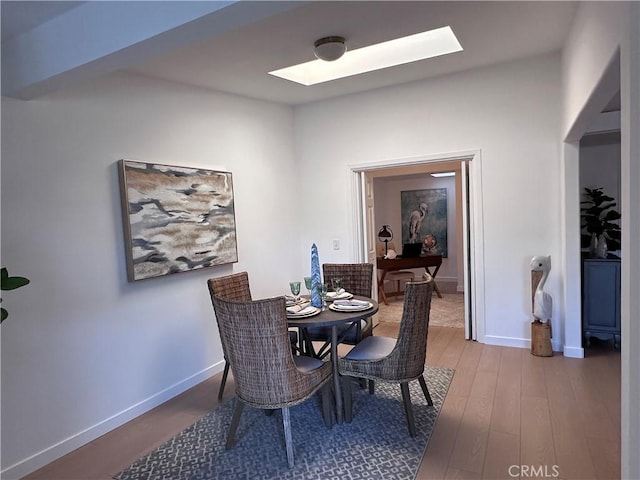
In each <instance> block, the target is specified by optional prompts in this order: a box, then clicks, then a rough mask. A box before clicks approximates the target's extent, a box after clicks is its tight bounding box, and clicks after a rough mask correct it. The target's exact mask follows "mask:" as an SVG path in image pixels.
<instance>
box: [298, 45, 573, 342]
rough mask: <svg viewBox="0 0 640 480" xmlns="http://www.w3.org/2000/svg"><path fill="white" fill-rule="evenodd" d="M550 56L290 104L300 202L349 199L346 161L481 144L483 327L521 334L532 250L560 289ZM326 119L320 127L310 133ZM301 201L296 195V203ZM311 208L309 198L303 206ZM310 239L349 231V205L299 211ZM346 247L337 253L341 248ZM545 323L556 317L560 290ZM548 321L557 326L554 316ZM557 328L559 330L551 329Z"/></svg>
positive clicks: (500, 334) (520, 337)
mask: <svg viewBox="0 0 640 480" xmlns="http://www.w3.org/2000/svg"><path fill="white" fill-rule="evenodd" d="M560 100H561V98H560V58H559V56H558V55H548V56H542V57H537V58H533V59H528V60H523V61H516V62H512V63H508V64H502V65H497V66H494V67H490V68H484V69H477V70H473V71H470V72H465V73H460V74H456V75H451V76H447V77H443V78H437V79H434V80H431V81H425V82H417V83H411V84H407V85H403V86H400V87H393V88H386V89H382V90H378V91H372V92H367V93H363V94H359V95H350V96H347V97H343V98H338V99H334V100H331V101H326V102H322V103H316V104H310V105H305V106H301V107H298V108H296V109H295V125H296V136H295V141H296V157H297V160H298V162H299V165H300V168H301V172H302V177H301V184H302V186H303V188H304V189H305V190H306V191H307V203H306V204H307V205H308V206H309V207H310V208H311V209H313V208H314V206H316V205H318V204H319V203H320V202H323V201H325V200H326V199H327V198H330V197H331V196H334V197H335V199H336V200H337V201H339V202H340V203H341V204H343V205H349V202H350V199H349V198H348V195H349V189H348V188H347V187H348V183H347V180H348V176H347V171H348V170H349V167H348V166H349V165H358V164H362V163H367V162H372V161H379V160H384V159H395V158H409V157H419V156H424V155H433V154H438V153H446V152H458V151H468V150H474V149H481V150H482V162H483V167H482V168H483V170H482V176H483V177H482V182H483V192H482V197H483V210H484V254H485V256H484V258H485V265H484V269H483V271H481V272H479V274H480V275H484V281H485V285H486V294H485V298H484V303H485V305H486V310H485V315H486V319H487V321H486V328H485V333H486V335H485V338H482V339H480V340H481V341H486V342H489V343H496V344H502V345H518V346H526V345H528V341H529V339H530V320H531V293H530V292H531V279H530V269H529V261H530V259H531V257H533V256H534V255H551V257H552V271H551V277H550V280H549V282H548V284H547V289H548V291H549V293H550V294H551V295H552V296H553V297H554V298H559V296H560V283H561V279H562V277H563V272H562V270H561V269H560V268H559V264H558V263H554V260H555V259H558V258H559V253H560V236H559V233H558V232H559V227H560V216H559V211H560V184H559V178H560V143H559V135H558V132H559V131H560V113H561V112H560ZM330 124H335V125H336V127H337V128H335V129H333V132H332V134H331V135H322V136H320V135H318V133H317V132H318V129H319V128H321V127H322V126H324V125H330ZM303 208H304V207H303ZM308 211H310V212H311V211H312V210H308ZM312 226H313V227H314V230H316V231H317V232H318V236H317V238H318V239H319V240H320V243H323V244H324V243H326V242H328V241H329V239H330V238H331V236H332V235H342V236H344V235H347V236H348V237H350V236H351V232H352V231H353V225H352V220H351V215H350V212H340V213H339V214H337V215H331V216H317V217H314V219H313V221H312V222H309V223H308V229H311V227H312ZM351 252H352V249H351V248H350V249H346V250H344V251H342V252H341V254H340V255H337V254H334V257H339V258H340V259H342V260H349V258H350V255H351V254H352V253H351ZM553 317H554V320H553V321H554V323H558V322H562V320H563V318H564V312H563V311H562V308H561V302H556V303H555V305H554V315H553ZM554 331H558V332H559V331H561V329H560V328H556V329H555V330H554ZM554 340H559V339H554Z"/></svg>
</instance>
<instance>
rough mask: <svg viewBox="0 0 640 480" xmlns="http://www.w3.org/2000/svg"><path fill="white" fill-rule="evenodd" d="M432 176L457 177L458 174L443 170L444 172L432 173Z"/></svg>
mask: <svg viewBox="0 0 640 480" xmlns="http://www.w3.org/2000/svg"><path fill="white" fill-rule="evenodd" d="M431 176H432V177H436V178H439V177H455V176H456V172H442V173H432V174H431Z"/></svg>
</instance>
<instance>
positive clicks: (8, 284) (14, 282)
mask: <svg viewBox="0 0 640 480" xmlns="http://www.w3.org/2000/svg"><path fill="white" fill-rule="evenodd" d="M28 283H29V279H28V278H25V277H10V276H9V271H8V270H7V269H6V268H5V267H2V269H1V270H0V290H15V289H16V288H20V287H24V286H25V285H27V284H28ZM0 302H2V299H1V298H0ZM0 315H1V316H0V323H2V322H4V321H5V319H6V318H7V317H8V316H9V312H7V310H6V309H5V308H0Z"/></svg>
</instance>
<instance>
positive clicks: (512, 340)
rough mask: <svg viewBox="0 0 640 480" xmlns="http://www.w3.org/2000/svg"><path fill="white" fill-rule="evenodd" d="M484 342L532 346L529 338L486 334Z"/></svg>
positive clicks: (501, 345)
mask: <svg viewBox="0 0 640 480" xmlns="http://www.w3.org/2000/svg"><path fill="white" fill-rule="evenodd" d="M483 343H486V344H487V345H497V346H499V347H516V348H531V340H529V339H528V338H516V337H501V336H498V335H485V336H484V342H483Z"/></svg>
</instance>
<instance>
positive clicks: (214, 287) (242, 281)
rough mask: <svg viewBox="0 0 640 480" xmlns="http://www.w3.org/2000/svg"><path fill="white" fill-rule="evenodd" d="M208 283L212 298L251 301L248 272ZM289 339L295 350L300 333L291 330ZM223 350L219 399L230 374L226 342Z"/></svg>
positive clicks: (212, 279) (219, 399)
mask: <svg viewBox="0 0 640 480" xmlns="http://www.w3.org/2000/svg"><path fill="white" fill-rule="evenodd" d="M207 285H208V286H209V294H210V295H211V300H213V296H214V295H215V296H217V297H220V298H224V299H226V300H234V301H238V302H246V301H251V289H250V287H249V274H248V273H247V272H239V273H234V274H232V275H227V276H224V277H214V278H210V279H209V280H208V281H207ZM213 309H214V312H215V304H213ZM216 315H217V314H216ZM221 337H222V336H221ZM289 340H290V342H291V348H292V349H294V350H295V349H296V348H297V344H298V334H297V333H296V332H293V331H290V332H289ZM222 352H223V354H224V371H223V372H222V381H221V382H220V389H219V390H218V401H221V400H222V396H223V394H224V387H225V385H226V384H227V377H228V376H229V360H228V358H227V353H226V352H227V351H226V348H225V345H224V342H223V343H222Z"/></svg>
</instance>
